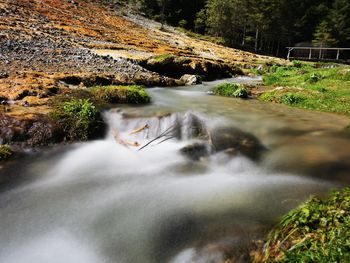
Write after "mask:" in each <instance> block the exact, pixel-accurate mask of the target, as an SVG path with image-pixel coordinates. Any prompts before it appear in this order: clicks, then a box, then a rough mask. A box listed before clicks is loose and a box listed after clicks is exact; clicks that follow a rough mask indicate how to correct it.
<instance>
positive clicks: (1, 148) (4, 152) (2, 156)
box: [0, 145, 12, 161]
mask: <svg viewBox="0 0 350 263" xmlns="http://www.w3.org/2000/svg"><path fill="white" fill-rule="evenodd" d="M11 155H12V150H11V148H10V146H8V145H0V161H5V160H7V159H8V158H10V157H11Z"/></svg>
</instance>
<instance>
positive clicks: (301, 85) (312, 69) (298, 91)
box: [260, 61, 350, 114]
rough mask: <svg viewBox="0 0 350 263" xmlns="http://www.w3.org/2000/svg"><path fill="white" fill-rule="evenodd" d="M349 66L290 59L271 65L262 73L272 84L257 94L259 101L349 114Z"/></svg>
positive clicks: (266, 80) (266, 82)
mask: <svg viewBox="0 0 350 263" xmlns="http://www.w3.org/2000/svg"><path fill="white" fill-rule="evenodd" d="M349 76H350V67H349V66H345V65H334V64H327V63H323V64H321V63H307V62H300V61H297V62H293V66H271V67H270V68H269V72H268V73H267V74H266V75H265V76H264V84H265V85H266V86H272V87H275V88H274V89H273V90H271V91H268V92H265V93H264V94H263V95H261V96H260V99H261V100H263V101H272V102H277V103H283V104H287V105H291V106H295V107H299V108H305V109H312V110H319V111H326V112H335V113H341V114H350V77H349Z"/></svg>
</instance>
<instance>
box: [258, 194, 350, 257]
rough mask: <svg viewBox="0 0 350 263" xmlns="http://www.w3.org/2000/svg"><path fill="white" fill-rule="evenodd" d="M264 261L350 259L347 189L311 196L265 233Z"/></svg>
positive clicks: (349, 207)
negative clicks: (322, 196) (324, 195)
mask: <svg viewBox="0 0 350 263" xmlns="http://www.w3.org/2000/svg"><path fill="white" fill-rule="evenodd" d="M265 262H304V263H307V262H310V263H311V262H317V263H329V262H338V263H346V262H350V190H349V189H344V190H342V191H335V192H333V193H332V194H331V196H330V197H329V198H328V199H325V200H322V199H319V198H316V197H313V198H312V199H311V200H309V201H308V202H306V203H305V204H304V205H302V206H300V207H299V208H297V209H295V210H292V211H291V212H290V213H288V214H287V215H286V216H285V217H283V219H282V220H281V222H280V223H279V224H278V225H277V227H276V228H275V229H274V230H273V231H272V232H271V233H270V234H269V237H268V242H267V244H266V249H265Z"/></svg>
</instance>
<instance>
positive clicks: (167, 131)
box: [137, 125, 174, 151]
mask: <svg viewBox="0 0 350 263" xmlns="http://www.w3.org/2000/svg"><path fill="white" fill-rule="evenodd" d="M173 130H174V125H172V126H170V127H169V128H168V129H166V130H165V131H164V132H163V133H161V134H160V135H158V136H157V137H156V138H154V139H153V140H151V141H149V142H148V143H146V144H145V145H144V146H142V147H141V148H140V149H138V150H137V151H141V150H142V149H144V148H146V147H147V146H148V145H150V144H151V143H152V142H155V141H156V140H158V139H160V138H162V137H165V136H168V135H169V133H170V132H173Z"/></svg>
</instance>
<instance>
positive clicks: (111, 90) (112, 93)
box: [91, 86, 151, 104]
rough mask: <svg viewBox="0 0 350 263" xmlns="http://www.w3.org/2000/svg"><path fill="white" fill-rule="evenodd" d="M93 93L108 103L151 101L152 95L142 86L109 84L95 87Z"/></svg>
mask: <svg viewBox="0 0 350 263" xmlns="http://www.w3.org/2000/svg"><path fill="white" fill-rule="evenodd" d="M91 92H92V94H93V95H94V96H95V97H96V98H97V99H100V100H104V101H106V102H108V103H132V104H141V103H149V102H150V101H151V97H150V96H149V95H148V93H147V92H146V90H145V89H144V88H143V87H141V86H107V87H94V88H92V89H91Z"/></svg>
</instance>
